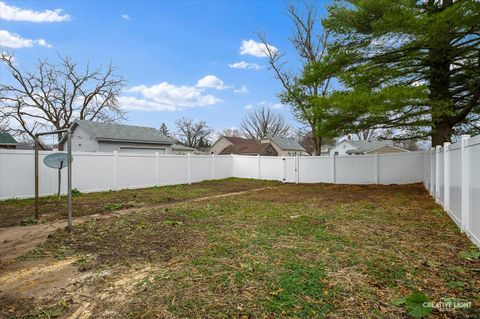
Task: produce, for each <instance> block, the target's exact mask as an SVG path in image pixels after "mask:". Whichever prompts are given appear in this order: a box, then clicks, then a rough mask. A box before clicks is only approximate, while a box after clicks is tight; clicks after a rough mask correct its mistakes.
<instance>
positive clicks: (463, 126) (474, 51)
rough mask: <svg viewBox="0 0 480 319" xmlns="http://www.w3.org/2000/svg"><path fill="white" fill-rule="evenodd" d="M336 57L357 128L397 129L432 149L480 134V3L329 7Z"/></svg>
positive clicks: (393, 0)
mask: <svg viewBox="0 0 480 319" xmlns="http://www.w3.org/2000/svg"><path fill="white" fill-rule="evenodd" d="M328 11H329V14H328V17H327V18H326V19H325V20H324V21H323V24H324V27H325V28H328V30H331V31H332V35H333V37H334V39H335V41H333V43H332V45H331V47H330V48H329V54H330V58H331V59H332V61H334V63H335V64H336V65H337V66H338V65H341V66H342V72H341V75H340V76H339V79H340V81H341V83H342V84H343V85H344V86H345V87H346V88H347V90H346V91H344V92H336V93H335V94H334V97H333V98H334V99H335V103H336V105H337V106H338V107H344V108H346V109H348V110H353V109H356V112H357V119H356V121H355V127H356V129H359V130H360V129H365V128H395V129H398V130H399V131H401V132H403V138H426V137H430V138H431V141H432V145H433V146H435V145H440V144H442V143H443V142H445V141H449V140H450V139H451V137H452V136H453V135H458V134H462V133H465V132H475V130H477V131H478V126H479V123H480V122H479V120H480V2H479V1H475V0H458V1H453V0H426V1H414V0H345V1H335V3H334V4H333V5H332V6H330V7H329V9H328Z"/></svg>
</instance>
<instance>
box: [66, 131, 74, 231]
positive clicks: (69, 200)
mask: <svg viewBox="0 0 480 319" xmlns="http://www.w3.org/2000/svg"><path fill="white" fill-rule="evenodd" d="M67 147H68V151H67V152H68V153H67V154H68V161H69V164H70V165H68V190H67V192H68V193H67V206H68V232H71V231H72V164H73V161H72V131H71V130H70V129H68V131H67Z"/></svg>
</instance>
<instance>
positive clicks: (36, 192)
mask: <svg viewBox="0 0 480 319" xmlns="http://www.w3.org/2000/svg"><path fill="white" fill-rule="evenodd" d="M38 218H39V213H38V136H35V219H38Z"/></svg>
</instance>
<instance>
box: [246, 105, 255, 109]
mask: <svg viewBox="0 0 480 319" xmlns="http://www.w3.org/2000/svg"><path fill="white" fill-rule="evenodd" d="M251 109H253V105H252V104H248V105H245V110H251Z"/></svg>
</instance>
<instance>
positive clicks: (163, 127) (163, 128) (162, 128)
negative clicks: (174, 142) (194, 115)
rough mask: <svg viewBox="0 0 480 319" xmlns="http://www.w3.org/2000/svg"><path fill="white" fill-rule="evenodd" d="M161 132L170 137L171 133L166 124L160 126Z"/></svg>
mask: <svg viewBox="0 0 480 319" xmlns="http://www.w3.org/2000/svg"><path fill="white" fill-rule="evenodd" d="M159 131H160V132H162V133H163V135H165V136H169V137H170V131H169V130H168V127H167V125H166V124H165V123H162V124H160V128H159Z"/></svg>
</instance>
